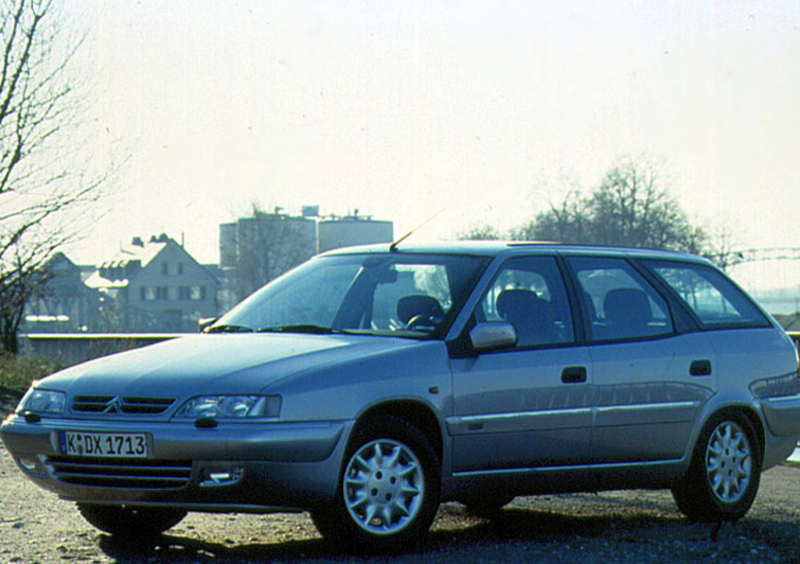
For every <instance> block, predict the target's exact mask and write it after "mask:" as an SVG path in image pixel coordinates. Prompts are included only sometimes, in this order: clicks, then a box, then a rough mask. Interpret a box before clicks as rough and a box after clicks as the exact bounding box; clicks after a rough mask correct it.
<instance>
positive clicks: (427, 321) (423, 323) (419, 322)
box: [406, 313, 442, 331]
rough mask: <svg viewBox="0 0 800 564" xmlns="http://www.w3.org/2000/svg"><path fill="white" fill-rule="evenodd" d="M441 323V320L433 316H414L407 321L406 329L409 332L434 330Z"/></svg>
mask: <svg viewBox="0 0 800 564" xmlns="http://www.w3.org/2000/svg"><path fill="white" fill-rule="evenodd" d="M441 322H442V319H441V318H439V317H434V316H433V315H428V314H427V313H420V314H419V315H415V316H414V317H412V318H411V319H409V320H408V323H406V329H409V330H411V331H417V330H419V329H430V330H433V329H436V326H437V325H439V323H441Z"/></svg>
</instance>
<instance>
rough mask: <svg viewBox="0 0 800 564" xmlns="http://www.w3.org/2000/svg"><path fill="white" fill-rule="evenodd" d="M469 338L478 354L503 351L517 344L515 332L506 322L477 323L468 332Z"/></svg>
mask: <svg viewBox="0 0 800 564" xmlns="http://www.w3.org/2000/svg"><path fill="white" fill-rule="evenodd" d="M469 338H470V341H472V346H473V347H475V350H476V351H478V352H488V351H494V350H497V349H505V348H508V347H513V346H514V345H516V344H517V332H516V330H514V326H513V325H511V324H510V323H508V322H507V321H489V322H486V323H479V324H478V325H476V326H475V327H473V328H472V331H470V332H469Z"/></svg>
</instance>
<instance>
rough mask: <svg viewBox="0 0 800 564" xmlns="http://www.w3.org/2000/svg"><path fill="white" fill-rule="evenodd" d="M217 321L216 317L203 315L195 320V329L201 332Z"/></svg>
mask: <svg viewBox="0 0 800 564" xmlns="http://www.w3.org/2000/svg"><path fill="white" fill-rule="evenodd" d="M216 322H217V318H216V317H203V318H201V319H199V320H198V322H197V329H198V330H199V331H200V332H201V333H203V332H204V331H205V330H206V329H208V328H209V327H211V326H212V325H214V323H216Z"/></svg>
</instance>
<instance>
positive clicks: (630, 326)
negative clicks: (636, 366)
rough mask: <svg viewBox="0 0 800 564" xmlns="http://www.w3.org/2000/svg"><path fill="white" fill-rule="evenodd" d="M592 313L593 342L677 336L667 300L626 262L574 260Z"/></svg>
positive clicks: (585, 258) (605, 259)
mask: <svg viewBox="0 0 800 564" xmlns="http://www.w3.org/2000/svg"><path fill="white" fill-rule="evenodd" d="M568 260H569V264H570V266H571V267H572V269H573V270H574V272H575V276H576V277H577V279H578V284H579V285H580V291H581V293H582V296H583V302H584V307H585V311H586V312H587V313H588V317H589V323H590V327H591V335H590V336H591V340H592V341H614V340H627V339H643V338H652V337H657V336H660V335H669V334H671V333H673V324H672V316H671V315H670V311H669V307H668V306H667V303H666V301H665V300H664V298H662V297H661V295H660V294H659V293H658V292H656V290H655V289H654V288H653V287H652V286H651V285H650V284H649V283H648V282H647V281H646V280H645V279H644V278H643V277H642V276H641V275H640V274H639V273H638V272H636V270H634V269H633V267H631V265H630V264H629V263H628V262H627V261H626V260H624V259H617V258H596V257H580V258H570V259H568Z"/></svg>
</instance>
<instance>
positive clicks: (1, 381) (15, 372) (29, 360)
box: [0, 354, 60, 394]
mask: <svg viewBox="0 0 800 564" xmlns="http://www.w3.org/2000/svg"><path fill="white" fill-rule="evenodd" d="M59 368H60V367H59V366H58V365H56V364H54V363H52V362H50V361H48V360H46V359H44V358H42V357H39V356H36V355H32V354H20V355H9V354H2V355H0V391H2V392H3V393H16V394H21V393H24V392H25V390H27V389H28V387H29V386H30V385H31V382H33V381H34V380H38V379H40V378H44V377H45V376H47V375H48V374H52V373H53V372H55V371H56V370H58V369H59Z"/></svg>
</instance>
